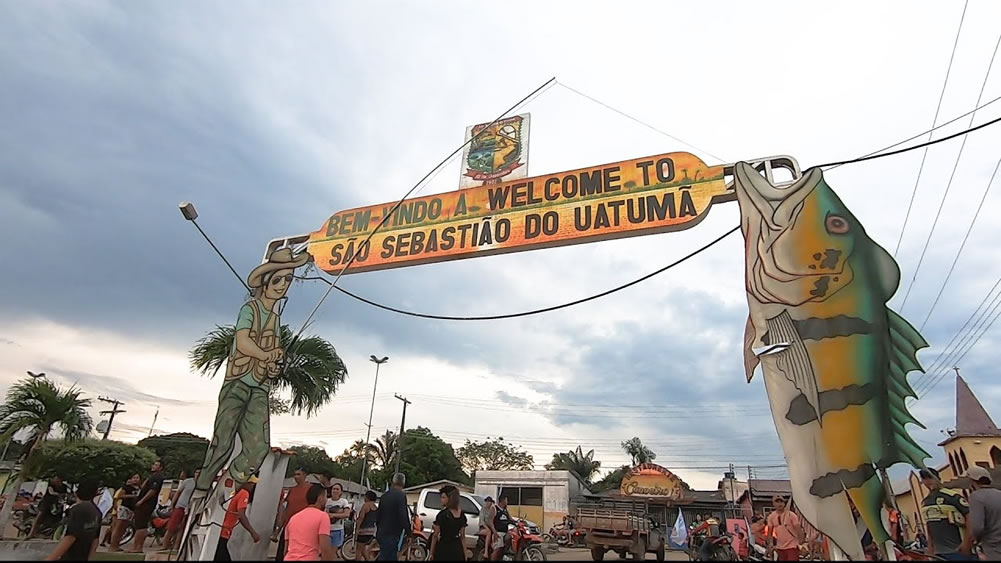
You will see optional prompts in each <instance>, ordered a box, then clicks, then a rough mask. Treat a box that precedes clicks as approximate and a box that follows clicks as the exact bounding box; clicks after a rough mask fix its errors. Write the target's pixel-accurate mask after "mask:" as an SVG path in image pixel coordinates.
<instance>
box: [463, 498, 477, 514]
mask: <svg viewBox="0 0 1001 563" xmlns="http://www.w3.org/2000/svg"><path fill="white" fill-rule="evenodd" d="M459 508H461V509H462V511H463V512H465V513H466V514H472V515H473V516H479V515H480V509H479V508H476V505H475V504H473V501H471V500H469V499H468V498H466V497H459Z"/></svg>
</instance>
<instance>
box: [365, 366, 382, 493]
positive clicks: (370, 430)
mask: <svg viewBox="0 0 1001 563" xmlns="http://www.w3.org/2000/svg"><path fill="white" fill-rule="evenodd" d="M368 361H370V362H373V363H375V383H374V384H373V385H372V405H371V406H370V407H369V409H368V432H366V433H365V447H366V448H367V447H368V441H369V440H371V439H372V413H373V412H375V390H376V389H377V388H378V387H379V367H380V366H382V364H384V363H386V362H388V361H389V356H383V357H382V359H379V358H376V357H375V354H372V355H371V356H369V357H368ZM361 455H362V458H361V486H363V487H365V486H366V485H365V470H366V469H368V452H367V451H365V450H364V449H363V450H362V452H361Z"/></svg>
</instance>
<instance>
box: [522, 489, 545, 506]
mask: <svg viewBox="0 0 1001 563" xmlns="http://www.w3.org/2000/svg"><path fill="white" fill-rule="evenodd" d="M521 505H522V506H542V487H522V488H521Z"/></svg>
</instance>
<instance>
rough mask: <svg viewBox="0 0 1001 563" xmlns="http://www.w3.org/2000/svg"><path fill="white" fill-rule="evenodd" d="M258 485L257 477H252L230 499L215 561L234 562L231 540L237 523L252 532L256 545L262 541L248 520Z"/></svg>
mask: <svg viewBox="0 0 1001 563" xmlns="http://www.w3.org/2000/svg"><path fill="white" fill-rule="evenodd" d="M256 484H257V477H255V476H251V477H250V479H249V480H247V482H246V483H244V484H242V485H240V488H239V490H237V491H236V494H235V495H233V498H232V499H230V501H229V506H228V507H226V516H225V517H223V519H222V530H220V531H219V544H218V545H217V546H216V550H215V559H214V560H215V561H232V560H233V558H232V557H230V555H229V538H231V537H232V536H233V529H234V528H236V524H237V522H239V523H240V524H242V525H243V527H244V528H246V529H247V531H248V532H250V537H251V538H253V539H254V543H257V542H259V541H261V536H259V535H258V534H257V530H255V529H254V527H253V526H252V525H251V524H250V520H249V519H248V518H247V507H248V506H250V502H251V501H252V500H253V497H254V486H255V485H256Z"/></svg>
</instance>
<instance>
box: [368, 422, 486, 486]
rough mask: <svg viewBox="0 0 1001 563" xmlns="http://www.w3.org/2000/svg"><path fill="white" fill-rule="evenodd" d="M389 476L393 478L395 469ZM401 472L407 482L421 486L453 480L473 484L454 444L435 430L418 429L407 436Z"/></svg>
mask: <svg viewBox="0 0 1001 563" xmlns="http://www.w3.org/2000/svg"><path fill="white" fill-rule="evenodd" d="M388 469H389V471H390V473H388V474H387V475H385V479H386V480H387V481H388V480H389V479H390V478H391V477H392V473H391V471H392V470H393V469H394V468H393V467H389V468H388ZM400 471H402V472H403V473H404V474H405V475H406V476H407V483H409V484H410V485H420V484H423V483H430V482H431V481H437V480H439V479H449V480H451V481H456V482H458V483H466V484H472V481H471V479H470V478H469V475H467V474H466V472H465V471H463V470H462V463H461V462H460V461H459V458H458V457H457V456H456V453H455V450H454V449H453V448H452V444H449V443H448V442H446V441H444V440H442V439H441V438H439V437H438V436H435V435H434V433H432V432H431V430H429V429H427V428H424V427H423V426H418V427H417V428H411V429H409V430H407V431H406V432H404V434H403V461H402V462H400Z"/></svg>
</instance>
